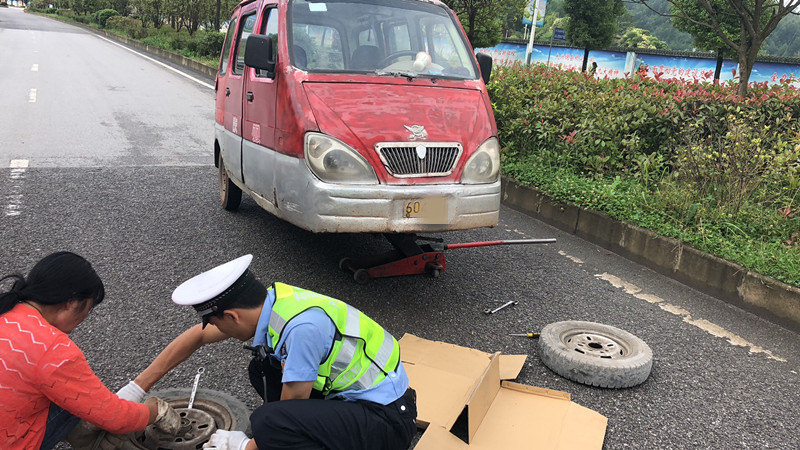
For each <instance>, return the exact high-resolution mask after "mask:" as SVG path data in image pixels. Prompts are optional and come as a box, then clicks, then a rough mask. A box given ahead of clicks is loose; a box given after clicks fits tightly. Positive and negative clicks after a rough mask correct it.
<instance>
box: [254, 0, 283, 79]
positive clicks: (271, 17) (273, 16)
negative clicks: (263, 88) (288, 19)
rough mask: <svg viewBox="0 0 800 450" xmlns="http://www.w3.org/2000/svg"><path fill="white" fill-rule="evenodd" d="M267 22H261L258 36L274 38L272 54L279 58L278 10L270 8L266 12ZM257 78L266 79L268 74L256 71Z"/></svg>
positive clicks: (259, 70)
mask: <svg viewBox="0 0 800 450" xmlns="http://www.w3.org/2000/svg"><path fill="white" fill-rule="evenodd" d="M264 17H266V19H265V20H262V21H261V29H260V30H259V31H258V34H263V35H265V36H267V37H271V38H272V54H273V55H274V57H275V58H277V57H278V8H270V9H268V10H266V11H265V12H264ZM256 76H257V77H266V76H267V72H266V71H262V70H261V69H256Z"/></svg>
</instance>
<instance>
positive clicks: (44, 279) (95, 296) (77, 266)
mask: <svg viewBox="0 0 800 450" xmlns="http://www.w3.org/2000/svg"><path fill="white" fill-rule="evenodd" d="M5 280H14V284H13V285H12V286H11V290H10V291H8V292H3V293H0V314H5V313H7V312H8V311H11V309H13V308H14V306H15V305H16V304H17V303H20V302H23V301H26V300H29V301H32V302H36V303H39V304H41V305H58V304H61V303H66V302H68V301H71V300H76V301H80V302H83V303H85V302H86V301H88V300H89V299H92V300H93V302H94V303H93V304H92V307H95V306H97V305H98V304H100V302H102V301H103V298H104V297H105V295H106V291H105V287H104V286H103V281H102V280H100V277H99V276H98V275H97V272H95V271H94V269H93V268H92V265H91V264H89V261H87V260H86V259H84V258H83V257H81V256H79V255H76V254H75V253H70V252H56V253H52V254H50V255H47V256H45V257H44V258H42V259H41V260H40V261H39V262H37V263H36V265H35V266H33V269H31V271H30V273H28V276H27V277H23V276H22V275H20V274H18V273H15V274H11V275H7V276H5V277H3V278H0V282H3V281H5Z"/></svg>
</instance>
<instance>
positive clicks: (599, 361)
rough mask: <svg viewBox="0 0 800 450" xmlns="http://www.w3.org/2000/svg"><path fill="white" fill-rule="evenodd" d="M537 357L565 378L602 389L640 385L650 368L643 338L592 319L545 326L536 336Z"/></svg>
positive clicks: (649, 353)
mask: <svg viewBox="0 0 800 450" xmlns="http://www.w3.org/2000/svg"><path fill="white" fill-rule="evenodd" d="M539 357H540V358H541V360H542V362H543V363H544V365H545V366H547V367H548V368H549V369H550V370H552V371H553V372H555V373H557V374H559V375H561V376H562V377H564V378H567V379H569V380H572V381H577V382H578V383H582V384H587V385H590V386H597V387H604V388H626V387H631V386H636V385H638V384H641V383H643V382H644V381H645V380H646V379H647V377H648V376H650V370H651V369H652V368H653V352H652V351H651V350H650V347H649V346H648V345H647V344H646V343H645V342H644V341H642V340H641V339H639V338H638V337H636V336H634V335H632V334H631V333H628V332H627V331H624V330H620V329H619V328H615V327H612V326H609V325H603V324H600V323H595V322H581V321H574V320H568V321H564V322H556V323H551V324H550V325H547V326H546V327H544V329H543V330H542V333H541V336H540V337H539Z"/></svg>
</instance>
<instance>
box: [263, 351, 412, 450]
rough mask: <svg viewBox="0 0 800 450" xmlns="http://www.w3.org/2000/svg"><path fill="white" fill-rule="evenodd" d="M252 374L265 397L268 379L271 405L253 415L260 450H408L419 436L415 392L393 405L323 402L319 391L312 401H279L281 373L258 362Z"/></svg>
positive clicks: (407, 394) (313, 395) (266, 404)
mask: <svg viewBox="0 0 800 450" xmlns="http://www.w3.org/2000/svg"><path fill="white" fill-rule="evenodd" d="M249 372H250V382H251V383H252V384H253V387H254V388H255V389H256V392H258V393H259V395H260V396H261V397H262V398H264V389H265V386H264V384H265V383H264V376H265V377H266V397H267V403H265V404H264V405H263V406H260V407H258V408H256V410H255V411H253V414H252V415H251V416H250V425H251V427H252V430H253V438H254V439H255V440H256V444H257V445H258V448H259V450H271V449H281V450H283V449H331V450H359V449H363V450H381V449H385V450H407V449H408V447H409V446H410V445H411V441H412V440H413V438H414V436H415V435H416V431H417V427H416V418H417V405H416V393H415V392H414V390H413V389H411V388H409V389H408V390H407V391H406V393H405V394H404V395H403V396H402V397H400V398H399V399H397V400H395V401H394V402H392V403H390V404H388V405H380V404H378V403H373V402H369V401H356V402H347V401H343V400H323V399H322V394H321V393H320V392H317V391H312V393H311V398H310V399H308V400H284V401H278V400H280V392H281V387H282V383H281V376H282V374H281V371H280V369H278V368H275V367H272V366H269V365H268V364H264V367H262V365H261V364H260V363H258V362H256V361H255V360H253V361H251V362H250V367H249ZM262 374H263V375H264V376H262Z"/></svg>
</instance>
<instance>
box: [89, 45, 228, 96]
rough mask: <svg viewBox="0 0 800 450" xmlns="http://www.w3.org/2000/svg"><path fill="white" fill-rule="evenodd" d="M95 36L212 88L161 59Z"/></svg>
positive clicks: (212, 87)
mask: <svg viewBox="0 0 800 450" xmlns="http://www.w3.org/2000/svg"><path fill="white" fill-rule="evenodd" d="M95 36H97V35H95ZM97 37H98V38H100V39H102V40H104V41H106V42H110V43H112V44H114V45H116V46H117V47H120V48H123V49H125V50H127V51H129V52H131V53H133V54H135V55H139V56H141V57H142V58H144V59H146V60H148V61H152V62H154V63H156V64H158V65H159V66H162V67H164V68H165V69H169V70H171V71H173V72H175V73H177V74H179V75H181V76H184V77H186V78H188V79H190V80H192V81H194V82H195V83H197V84H199V85H201V86H205V87H207V88H209V89H214V86H213V85H210V84H208V83H206V82H205V81H202V80H198V79H197V78H195V77H193V76H191V75H189V74H188V73H184V72H181V71H180V70H178V69H176V68H174V67H172V66H170V65H167V64H164V63H162V62H161V61H158V60H155V59H153V58H151V57H149V56H147V55H145V54H143V53H139V52H137V51H136V50H131V49H129V48H128V47H125V46H124V45H122V44H120V43H117V42H114V41H112V40H111V39H106V38H104V37H102V36H97Z"/></svg>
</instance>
